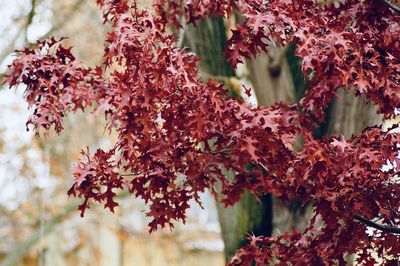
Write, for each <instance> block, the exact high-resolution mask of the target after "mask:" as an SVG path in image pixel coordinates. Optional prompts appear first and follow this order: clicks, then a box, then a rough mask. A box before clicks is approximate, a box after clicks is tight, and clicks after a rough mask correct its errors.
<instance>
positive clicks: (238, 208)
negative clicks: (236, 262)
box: [185, 18, 272, 261]
mask: <svg viewBox="0 0 400 266" xmlns="http://www.w3.org/2000/svg"><path fill="white" fill-rule="evenodd" d="M185 44H186V45H188V46H189V47H190V49H191V50H192V51H194V52H195V53H196V54H197V56H199V57H200V58H201V59H202V61H201V62H200V70H201V71H202V72H203V73H202V74H203V76H205V77H210V76H211V77H212V76H215V77H219V78H221V80H222V81H223V82H224V83H225V85H226V86H227V87H228V88H229V87H231V88H230V89H231V91H233V94H237V93H238V91H237V90H236V91H235V88H232V86H233V87H234V86H235V85H237V84H232V83H230V81H231V80H233V79H232V78H234V77H235V71H234V70H233V69H232V68H231V66H230V65H229V64H228V63H227V62H226V58H225V57H224V56H223V52H224V50H225V45H226V29H225V26H224V22H223V20H222V19H221V18H219V19H207V20H204V21H202V22H200V23H199V24H198V25H197V26H196V27H192V26H189V27H188V29H187V31H186V32H185ZM236 87H237V86H236ZM236 89H237V88H236ZM217 210H218V216H219V220H220V225H221V231H222V238H223V240H224V243H225V250H224V251H225V258H226V260H227V261H228V260H230V258H231V257H232V256H233V255H234V254H235V252H236V250H237V249H239V248H240V247H241V246H242V245H243V244H244V243H245V241H246V238H247V234H248V233H251V232H252V233H254V234H255V235H270V234H271V230H272V204H271V197H270V196H269V195H267V196H264V197H262V198H260V202H257V200H256V199H255V197H254V196H253V195H251V194H250V193H249V192H245V193H244V194H243V195H242V197H241V199H240V201H239V202H238V204H236V205H234V206H232V207H228V208H225V207H224V206H223V205H222V204H220V203H218V202H217Z"/></svg>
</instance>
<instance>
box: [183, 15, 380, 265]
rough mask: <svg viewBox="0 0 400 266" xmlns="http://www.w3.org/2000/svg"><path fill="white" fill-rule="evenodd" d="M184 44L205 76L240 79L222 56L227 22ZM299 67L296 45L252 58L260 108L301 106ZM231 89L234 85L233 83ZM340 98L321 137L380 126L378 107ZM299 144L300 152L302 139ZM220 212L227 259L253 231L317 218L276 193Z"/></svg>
mask: <svg viewBox="0 0 400 266" xmlns="http://www.w3.org/2000/svg"><path fill="white" fill-rule="evenodd" d="M185 44H186V45H189V47H190V49H191V50H192V51H194V52H195V53H196V54H197V55H198V56H199V57H200V58H201V59H202V61H201V62H200V69H201V71H203V72H205V76H206V77H208V76H216V77H219V78H221V79H222V81H225V83H227V82H226V81H229V80H231V79H230V78H232V77H235V72H234V71H233V70H232V69H231V67H230V65H229V64H227V63H226V60H225V58H224V57H223V52H224V49H225V45H226V28H225V25H224V23H223V21H222V19H208V20H205V21H203V22H200V23H199V24H198V25H197V26H196V27H191V26H189V27H188V30H187V31H186V32H185ZM300 64H301V61H300V60H299V58H297V57H295V55H294V47H293V46H289V47H288V48H287V49H279V48H277V49H274V50H273V51H271V52H270V54H268V55H260V56H258V57H257V58H255V59H253V60H248V61H247V62H246V67H247V72H248V76H247V78H248V79H249V81H250V82H251V83H252V87H253V89H254V91H255V94H256V97H257V102H258V105H261V106H270V105H272V104H274V103H276V102H279V101H282V102H285V103H295V102H298V101H299V100H300V99H301V97H302V95H303V94H304V91H305V90H306V86H307V85H306V84H305V82H304V77H303V75H302V72H301V67H300ZM203 74H204V73H203ZM226 85H227V86H228V87H229V86H230V85H232V84H226ZM339 95H340V96H341V97H342V99H343V100H338V99H335V100H333V102H332V103H331V105H330V108H329V109H328V111H327V116H326V121H325V123H324V124H323V125H321V127H320V129H319V132H318V136H323V135H325V136H329V135H331V134H335V135H337V134H343V135H344V136H345V137H350V136H351V135H352V134H359V133H360V132H361V131H362V130H363V129H364V128H365V127H366V126H370V125H373V124H376V123H378V122H379V120H380V118H379V117H378V116H377V115H376V114H375V110H376V108H374V106H371V105H368V104H366V103H365V101H364V99H362V98H361V97H355V96H354V94H353V93H352V92H345V91H341V92H339ZM298 146H299V149H301V141H299V145H298ZM217 209H218V215H219V220H220V225H221V230H222V237H223V240H224V243H225V257H226V260H229V259H230V258H231V257H232V256H233V255H234V254H235V252H236V250H237V249H238V248H240V246H242V245H243V244H244V243H245V241H246V237H247V234H248V233H254V234H255V235H265V236H268V235H271V233H272V232H274V233H277V234H281V233H283V232H286V231H288V230H290V229H291V228H292V227H295V228H298V229H300V230H302V229H303V228H305V226H307V224H308V223H309V220H310V217H311V215H312V208H311V206H305V207H302V206H301V205H300V204H299V202H296V201H291V202H285V203H282V202H281V201H280V200H278V199H275V198H272V197H271V195H266V196H264V197H263V198H261V201H260V202H257V201H256V199H255V198H254V197H253V196H252V195H251V194H250V193H248V192H245V193H244V194H243V195H242V197H241V199H240V201H239V202H238V204H236V205H235V206H232V207H228V208H225V207H224V206H222V205H221V204H220V203H217Z"/></svg>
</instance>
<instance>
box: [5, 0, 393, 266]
mask: <svg viewBox="0 0 400 266" xmlns="http://www.w3.org/2000/svg"><path fill="white" fill-rule="evenodd" d="M317 2H318V3H320V2H321V1H311V0H303V1H300V0H298V1H295V0H293V1H290V0H285V1H275V0H271V1H268V2H266V1H263V0H218V1H161V0H155V10H156V13H153V12H152V11H149V10H142V11H139V10H138V6H137V5H136V3H129V1H127V0H119V1H117V0H97V3H98V4H99V6H100V7H101V8H102V11H103V14H104V21H105V22H106V23H109V24H110V25H111V26H112V30H111V31H110V32H109V34H108V37H107V41H106V47H105V52H104V66H103V67H102V68H100V67H97V68H94V69H91V68H87V67H84V66H83V64H82V63H81V62H79V61H78V60H76V59H75V57H74V56H73V55H72V54H71V52H70V48H64V47H63V46H62V44H61V43H60V42H61V40H59V41H58V40H55V39H50V40H48V41H41V42H39V45H38V47H37V48H34V49H25V50H23V51H20V52H19V55H18V57H17V58H16V60H15V61H14V62H13V63H12V65H11V66H10V74H9V75H8V76H7V78H6V79H7V83H8V84H9V85H10V86H16V85H18V84H20V83H23V84H25V85H26V86H27V87H26V94H25V97H26V100H27V101H28V103H29V105H30V107H32V108H33V109H34V111H33V115H32V117H31V118H30V120H29V121H28V124H32V125H33V127H34V130H35V131H36V133H37V134H40V133H41V130H44V132H45V133H46V132H47V131H48V130H49V129H50V128H51V127H52V126H54V128H55V130H56V131H57V132H60V131H61V130H62V119H63V117H64V116H65V115H66V114H67V113H69V112H75V111H77V110H79V109H82V110H83V109H85V108H86V107H88V106H92V105H95V106H96V112H104V113H105V115H106V120H107V128H108V129H109V130H110V131H116V132H118V140H117V142H116V143H115V146H114V148H112V149H111V150H109V151H103V150H101V149H99V150H97V151H96V152H95V153H94V155H91V154H90V152H89V150H86V151H82V155H83V156H82V159H81V160H80V161H79V162H78V164H77V167H76V169H75V171H74V176H75V177H76V181H75V183H74V184H73V186H72V188H71V189H70V190H69V192H68V194H69V195H73V196H77V197H81V198H83V199H84V202H83V203H82V204H81V206H80V207H79V209H80V211H81V214H82V215H83V214H84V212H85V210H86V209H87V208H89V201H90V200H94V201H98V202H104V204H105V207H106V208H109V209H110V210H111V211H113V210H114V207H115V206H117V205H118V203H117V202H115V201H114V198H115V196H116V193H115V190H117V189H127V190H129V191H130V193H132V194H133V195H134V196H135V197H139V198H143V199H144V200H145V202H146V203H147V204H148V206H149V211H148V213H147V215H148V216H150V217H152V218H153V220H152V222H151V223H150V231H154V230H156V229H157V228H158V227H159V226H161V227H164V226H166V225H169V226H171V227H173V223H172V222H173V221H174V220H181V221H183V222H184V221H185V211H186V209H187V208H188V207H189V205H188V201H189V200H190V199H195V200H196V201H198V202H199V193H200V192H203V191H204V190H205V189H210V190H211V191H212V193H213V194H214V195H215V196H216V197H217V190H216V189H215V187H216V186H218V185H220V186H221V191H219V193H220V195H222V196H221V197H222V198H221V200H222V201H223V202H224V203H225V204H226V205H231V204H235V202H237V201H238V200H239V198H240V195H241V193H242V192H243V191H244V190H245V189H248V190H249V191H251V192H252V193H253V194H254V195H256V196H259V195H263V194H266V193H274V194H275V195H276V196H279V197H281V198H282V199H283V200H286V199H298V200H300V201H301V202H303V203H304V204H305V203H309V202H311V203H312V205H313V207H314V216H313V218H312V220H311V221H310V225H309V226H308V227H307V228H306V229H305V231H304V232H296V231H293V232H291V233H289V232H287V233H284V234H282V235H280V236H273V237H249V241H250V242H249V245H247V246H245V247H243V248H242V249H240V250H239V251H238V253H237V254H236V256H235V257H234V258H233V259H232V261H231V262H230V263H231V265H251V262H252V261H253V260H254V261H255V262H256V264H257V265H264V264H268V263H272V262H276V263H280V264H282V265H285V264H287V262H288V261H290V262H291V263H292V264H302V265H313V264H326V265H330V264H341V265H344V264H345V263H346V258H347V257H348V256H349V255H351V254H353V253H357V254H358V257H357V261H358V262H359V263H363V264H368V265H370V264H372V263H375V262H376V260H375V258H374V256H373V255H372V253H373V252H375V254H377V256H378V257H380V259H381V260H382V261H383V262H386V263H390V261H391V259H392V258H393V257H398V255H399V254H400V246H399V245H398V243H399V241H400V239H399V235H398V234H394V233H396V232H397V231H396V230H397V229H398V228H396V227H395V226H399V224H400V219H399V210H400V184H399V181H398V178H397V174H398V171H399V168H398V165H400V161H399V159H398V158H397V156H398V145H399V143H400V137H399V136H398V135H397V134H396V133H395V128H392V129H390V130H387V131H384V130H382V129H381V128H380V127H371V128H366V129H365V130H364V132H363V133H362V134H360V135H359V136H353V137H351V138H350V139H345V138H343V137H342V136H333V137H330V138H323V139H317V138H316V137H315V136H313V134H312V132H313V131H312V128H314V127H315V126H317V125H318V123H319V122H320V121H321V120H323V118H324V111H325V110H326V108H327V105H328V104H329V102H330V101H331V100H332V98H333V97H335V95H336V91H337V90H338V89H339V88H345V89H350V88H352V87H354V88H355V89H356V94H357V95H363V96H364V97H365V99H366V100H368V101H372V102H373V103H375V104H377V105H378V106H379V112H380V113H382V114H384V116H385V117H386V118H389V117H393V116H394V114H395V110H396V108H397V109H398V108H400V90H399V87H400V62H399V59H400V58H399V57H400V50H399V44H400V15H399V14H398V13H396V10H395V9H393V8H392V7H391V4H390V5H389V4H388V2H385V1H377V0H364V1H350V0H347V1H346V2H345V3H342V2H343V1H340V2H341V4H339V5H338V4H334V5H329V4H322V5H321V4H318V3H317ZM234 11H235V12H238V13H239V14H241V15H242V16H243V18H244V22H243V23H242V24H240V25H237V28H236V29H235V30H233V35H232V37H231V39H230V40H229V43H228V47H227V50H226V53H227V55H228V56H229V61H230V62H231V63H232V65H233V66H236V65H237V64H238V63H241V62H242V60H243V58H244V57H251V56H255V55H256V54H257V53H259V52H263V51H266V50H268V47H269V46H271V45H283V46H285V45H287V44H288V43H294V44H295V45H296V54H297V55H298V56H299V57H301V58H302V69H303V72H304V74H305V76H306V78H307V79H308V80H309V88H308V90H307V92H306V94H305V96H304V97H303V98H302V100H301V101H300V103H298V104H295V105H291V106H288V105H286V104H283V103H277V104H275V105H273V106H270V107H252V106H249V105H247V104H246V103H244V102H243V101H242V100H240V99H232V98H229V97H228V96H227V90H226V89H224V88H223V86H222V85H221V84H218V83H217V82H216V81H208V82H204V81H202V80H201V79H200V78H199V75H198V69H197V67H196V63H197V62H198V61H199V59H198V58H197V57H196V56H195V55H194V54H193V53H190V52H187V51H186V50H185V49H182V48H177V47H176V46H175V40H174V37H173V36H171V35H168V34H166V32H165V29H166V26H167V24H168V23H171V24H172V25H174V26H177V27H179V26H180V24H181V23H180V18H181V17H182V16H183V17H184V18H185V19H186V21H188V22H189V23H196V21H198V20H199V19H202V18H204V17H207V16H229V15H231V14H232V13H233V12H234ZM299 137H301V138H302V139H303V142H304V145H303V147H302V149H301V150H300V151H296V150H295V149H294V148H293V146H294V142H295V140H296V138H299ZM249 163H251V164H252V165H253V167H246V166H248V164H249ZM387 163H389V164H390V165H391V167H387V169H386V170H385V171H384V170H382V166H383V165H385V164H387ZM226 171H229V172H230V173H232V174H233V175H234V178H233V180H230V179H228V178H227V177H226V175H225V173H226ZM199 203H200V202H199ZM372 220H379V222H380V223H383V224H389V225H390V226H386V227H385V226H384V227H382V226H380V227H379V226H378V225H377V224H376V223H374V222H372ZM365 221H369V222H367V223H368V224H369V225H375V227H376V228H379V229H381V230H380V231H378V230H376V231H375V232H374V233H373V235H371V234H368V233H367V232H366V229H367V226H366V223H365ZM382 228H383V229H382Z"/></svg>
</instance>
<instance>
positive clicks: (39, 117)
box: [6, 38, 104, 133]
mask: <svg viewBox="0 0 400 266" xmlns="http://www.w3.org/2000/svg"><path fill="white" fill-rule="evenodd" d="M62 40H63V39H61V40H58V41H57V40H56V39H54V38H51V39H50V40H48V41H39V43H38V47H37V48H35V49H25V50H23V51H19V52H18V53H19V56H18V58H17V59H15V60H14V61H13V63H12V65H10V67H9V69H10V73H11V74H10V75H8V76H6V83H8V84H9V85H10V86H15V85H18V84H21V83H22V84H25V85H26V90H25V95H24V96H25V99H26V101H27V102H28V104H29V108H33V114H32V115H31V117H30V118H29V120H28V122H27V126H28V125H30V124H32V125H33V126H34V130H35V131H36V132H39V130H40V129H41V128H42V129H44V130H45V133H47V132H48V130H49V129H50V128H51V127H54V128H55V130H56V132H57V133H60V132H61V131H62V129H63V126H62V119H63V117H64V116H65V115H66V114H67V113H68V112H76V111H77V110H84V109H85V108H86V107H90V106H91V105H92V103H93V102H94V101H95V100H96V99H98V98H99V97H100V96H101V95H102V93H103V89H104V87H103V79H102V70H101V68H95V69H92V68H86V67H83V66H82V64H81V63H80V62H79V61H78V60H76V59H75V57H74V56H73V55H72V53H71V48H64V47H63V46H60V45H59V42H60V41H62ZM100 98H101V97H100Z"/></svg>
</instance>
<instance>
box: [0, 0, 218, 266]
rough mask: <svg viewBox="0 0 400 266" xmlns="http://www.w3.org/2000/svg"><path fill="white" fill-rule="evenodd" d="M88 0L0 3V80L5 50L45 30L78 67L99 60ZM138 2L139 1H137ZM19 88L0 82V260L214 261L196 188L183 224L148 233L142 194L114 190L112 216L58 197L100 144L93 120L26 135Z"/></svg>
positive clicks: (7, 56)
mask: <svg viewBox="0 0 400 266" xmlns="http://www.w3.org/2000/svg"><path fill="white" fill-rule="evenodd" d="M95 2H96V1H94V0H64V1H55V0H53V1H52V0H12V1H9V0H0V37H1V42H0V82H1V84H3V81H4V80H3V78H4V74H5V71H6V69H7V65H8V64H10V63H11V62H12V60H13V51H15V50H16V49H22V48H23V47H28V46H31V45H33V44H34V43H36V41H37V40H38V39H43V38H47V37H49V36H56V37H61V36H68V37H69V39H68V40H66V43H67V45H73V46H74V48H73V53H74V54H75V55H76V56H77V57H78V58H79V59H81V60H82V61H84V62H86V64H87V65H96V64H100V63H101V59H102V54H103V44H104V39H105V34H106V31H107V28H106V26H104V25H103V24H102V18H101V13H100V10H99V9H98V7H97V6H96V4H95ZM142 5H146V3H142ZM23 91H24V88H23V87H21V88H17V90H14V89H12V90H9V89H8V88H7V87H5V86H3V85H1V87H0V187H1V190H0V265H1V266H6V265H7V266H13V265H27V266H28V265H41V266H44V265H52V266H53V265H54V266H63V265H82V266H83V265H107V266H113V265H115V266H126V265H143V266H146V265H154V266H156V265H157V266H158V265H209V266H213V265H224V255H223V248H224V244H223V241H222V238H221V234H220V226H219V222H218V215H217V211H216V207H215V203H214V200H213V199H212V198H211V197H210V195H208V194H204V195H203V196H202V197H203V203H204V204H203V206H204V209H201V208H200V207H199V206H198V205H196V204H193V207H192V208H191V209H190V211H189V213H188V220H187V223H186V224H185V225H182V224H176V228H175V229H174V230H173V231H170V230H168V229H166V230H160V231H158V232H156V233H153V234H151V235H150V234H149V233H148V227H147V223H148V222H149V220H148V219H147V218H146V216H145V214H144V212H143V210H144V208H145V207H144V204H143V202H142V201H140V200H137V199H133V198H132V197H131V196H127V195H122V196H120V198H119V200H118V202H119V203H120V207H119V208H117V211H116V213H115V214H111V213H109V212H108V211H105V210H104V209H103V208H102V207H100V206H95V205H94V204H93V205H92V207H91V209H90V210H89V211H88V212H87V214H86V216H85V217H84V218H81V217H79V212H78V211H76V208H77V205H78V202H76V201H75V200H74V199H68V197H67V194H66V192H67V190H68V189H69V187H70V186H71V185H72V183H73V178H72V176H71V168H72V166H73V163H74V161H75V160H76V159H77V158H79V151H80V150H81V149H82V148H85V147H86V146H89V147H90V148H91V149H94V148H96V147H102V148H107V147H110V146H111V144H112V139H111V138H112V137H110V136H108V135H107V134H103V133H104V123H103V119H102V117H98V118H93V116H91V115H90V113H89V114H83V113H78V114H76V115H70V116H69V117H67V118H66V119H65V123H64V126H65V130H64V131H63V132H62V133H61V135H60V136H57V135H56V134H50V136H49V137H47V138H46V139H45V138H43V137H42V138H37V137H35V136H34V135H33V134H32V132H27V131H26V128H25V122H26V120H27V117H28V116H29V114H30V112H29V111H28V110H27V104H26V103H25V102H24V100H23Z"/></svg>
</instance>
